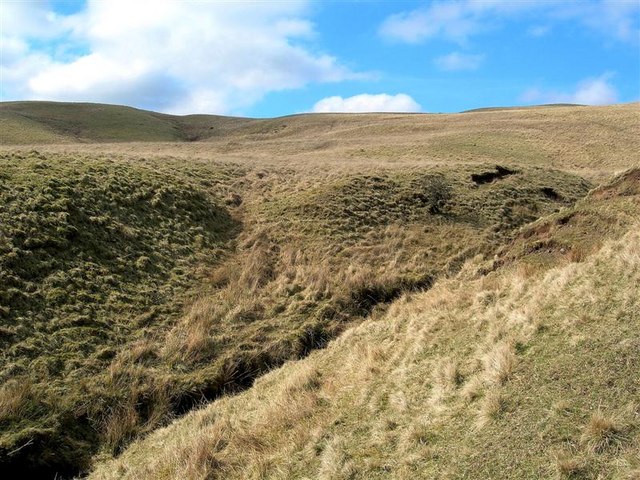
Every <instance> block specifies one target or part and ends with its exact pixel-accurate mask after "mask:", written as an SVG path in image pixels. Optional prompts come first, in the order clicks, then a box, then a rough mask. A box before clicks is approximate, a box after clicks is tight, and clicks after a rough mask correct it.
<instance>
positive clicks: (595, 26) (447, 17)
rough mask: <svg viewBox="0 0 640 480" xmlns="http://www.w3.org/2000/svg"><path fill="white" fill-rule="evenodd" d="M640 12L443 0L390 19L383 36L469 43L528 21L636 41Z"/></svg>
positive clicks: (601, 4)
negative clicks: (511, 22) (509, 23)
mask: <svg viewBox="0 0 640 480" xmlns="http://www.w3.org/2000/svg"><path fill="white" fill-rule="evenodd" d="M639 14H640V2H638V1H637V0H585V1H581V2H567V1H563V0H546V1H540V2H534V1H526V0H523V1H519V2H517V1H514V0H448V1H445V0H440V1H434V2H431V3H430V4H427V5H425V6H424V7H420V8H416V9H414V10H408V11H403V12H399V13H396V14H393V15H390V16H389V17H387V18H386V19H385V20H384V22H383V23H382V24H381V25H380V28H379V34H380V35H381V36H382V37H384V38H387V39H389V40H394V41H398V42H404V43H423V42H425V41H427V40H430V39H436V38H438V39H444V40H449V41H452V42H456V43H459V44H464V43H466V42H467V41H468V40H469V38H470V37H472V36H474V35H477V34H480V33H483V32H486V31H488V30H490V29H493V28H499V26H500V24H501V22H502V21H503V20H505V19H513V18H524V17H529V18H535V19H536V21H541V20H544V21H546V22H549V23H550V24H551V23H560V22H563V21H573V22H575V21H577V22H578V23H580V24H582V25H583V26H584V27H586V28H589V29H591V30H593V31H596V32H598V33H600V34H602V35H604V36H606V37H609V38H614V39H617V40H621V41H637V40H638V36H639V35H640V26H639V21H638V18H639ZM546 28H549V26H547V27H546ZM533 33H534V34H535V32H533Z"/></svg>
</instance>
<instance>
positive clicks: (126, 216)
mask: <svg viewBox="0 0 640 480" xmlns="http://www.w3.org/2000/svg"><path fill="white" fill-rule="evenodd" d="M167 163H169V162H167ZM167 163H165V165H163V166H160V168H158V167H159V165H155V166H154V168H150V167H151V166H150V165H145V164H142V163H136V164H134V163H130V162H127V161H126V160H122V159H117V158H109V157H97V158H87V157H69V156H67V157H59V156H44V155H42V154H39V153H38V152H37V151H32V152H29V153H25V154H24V155H2V156H0V347H1V349H2V357H1V361H0V384H1V385H2V387H1V388H0V392H1V393H0V405H1V406H2V408H1V409H0V427H1V428H0V468H2V470H3V471H5V472H10V471H12V469H13V467H10V466H9V465H13V463H12V460H11V459H12V457H14V458H15V457H16V456H17V457H20V456H25V460H24V461H25V462H26V463H28V466H27V465H26V464H23V465H22V468H21V469H20V470H22V471H25V470H29V469H31V470H32V472H33V473H34V474H38V475H41V474H43V472H44V470H43V469H44V467H43V465H48V466H47V468H48V469H56V470H58V471H59V472H60V473H70V472H71V473H72V472H74V471H76V470H77V468H78V467H81V466H82V465H83V464H86V462H87V451H90V450H91V449H93V448H94V446H95V445H96V442H97V441H98V440H97V439H96V435H97V433H98V431H99V428H97V426H96V425H93V424H94V423H99V421H100V419H99V418H96V416H95V412H94V411H92V409H96V408H97V409H98V411H100V409H101V408H102V409H103V410H104V408H105V407H99V405H98V404H97V403H96V404H87V403H86V402H87V401H89V402H91V401H92V400H93V401H95V402H100V399H97V398H95V396H93V395H92V388H91V387H90V386H88V384H90V383H91V379H92V377H93V376H94V375H98V374H101V373H103V372H104V370H105V368H107V367H108V365H109V364H110V362H111V360H112V358H113V357H114V356H115V355H116V354H117V352H118V351H119V350H120V349H121V348H122V346H123V344H126V343H128V342H130V341H131V340H132V339H134V338H136V337H137V336H138V335H140V334H143V333H144V331H145V329H151V330H154V329H158V328H161V327H162V325H163V324H165V323H166V322H168V321H169V320H170V319H171V318H175V317H176V316H177V315H178V314H179V313H181V310H182V302H183V301H184V300H185V299H186V298H185V293H186V292H187V291H188V290H190V289H193V288H194V287H195V286H197V285H198V282H199V281H201V279H200V280H198V278H197V276H198V275H197V270H196V267H198V266H202V265H203V264H208V265H214V264H216V263H217V262H219V261H220V259H221V257H222V256H223V255H224V247H225V245H226V243H227V242H228V241H229V239H231V238H232V237H233V236H234V235H235V234H237V232H238V225H237V221H235V220H233V219H232V218H231V217H230V215H229V212H228V211H227V209H226V207H225V206H224V204H223V202H222V196H223V195H224V191H223V190H222V189H220V188H213V189H212V188H210V187H207V185H203V184H202V183H201V182H200V181H197V180H196V181H194V180H192V179H190V178H189V173H191V174H193V173H195V172H196V171H197V167H191V168H189V169H185V171H180V172H177V171H175V170H173V171H172V170H171V169H170V168H167V167H168V165H167ZM198 174H199V175H201V176H203V177H204V178H206V177H208V178H210V179H211V180H213V179H215V180H216V181H217V182H224V181H229V180H230V179H232V178H233V174H232V173H231V172H230V169H229V168H225V167H224V166H219V167H215V168H206V169H204V168H203V169H201V170H200V171H199V172H198ZM202 182H206V181H205V180H203V181H202ZM209 185H210V183H209ZM103 401H104V402H106V403H107V404H108V400H107V399H103ZM103 413H105V412H103ZM16 449H18V450H16ZM14 450H16V452H15V453H14V454H9V453H8V452H12V451H14ZM26 459H30V460H26ZM70 465H73V467H70ZM70 468H71V470H70Z"/></svg>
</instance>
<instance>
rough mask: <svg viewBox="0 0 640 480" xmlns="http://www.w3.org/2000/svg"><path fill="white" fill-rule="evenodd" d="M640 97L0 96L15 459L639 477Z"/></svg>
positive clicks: (6, 453) (99, 469)
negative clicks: (247, 114) (214, 110)
mask: <svg viewBox="0 0 640 480" xmlns="http://www.w3.org/2000/svg"><path fill="white" fill-rule="evenodd" d="M639 107H640V106H639V105H638V104H629V105H615V106H608V107H575V106H543V107H538V108H527V109H498V110H493V109H491V110H487V111H478V112H468V113H462V114H451V115H449V114H447V115H426V114H361V115H360V114H358V115H340V114H309V115H295V116H290V117H282V118H276V119H264V120H255V119H241V118H231V117H217V116H185V117H175V116H168V115H163V114H157V113H154V112H145V111H142V110H136V109H132V108H128V107H119V106H106V105H96V104H59V103H52V102H12V103H4V104H1V106H0V122H2V125H3V128H2V132H3V135H5V137H4V138H3V139H2V143H1V144H0V226H1V229H0V344H1V345H2V351H3V355H2V357H0V379H1V382H0V383H1V386H0V468H1V469H2V471H3V472H7V474H15V475H18V474H25V472H26V473H29V474H30V475H32V476H34V477H37V478H54V477H56V476H57V477H58V478H60V477H61V476H62V477H63V478H70V477H72V476H74V475H78V474H80V475H85V474H89V473H90V472H93V473H91V475H92V476H93V477H94V478H150V479H151V478H154V479H156V478H167V479H169V478H177V477H185V478H388V477H393V478H497V477H500V476H504V475H502V474H504V473H505V472H506V473H507V476H511V477H519V478H540V477H552V476H554V475H555V476H560V477H563V478H627V477H628V478H633V475H635V474H637V473H638V468H640V466H639V465H638V464H637V461H636V459H637V456H638V452H639V446H638V445H639V444H638V441H639V436H638V431H639V429H640V426H639V425H640V424H639V423H638V418H639V416H640V413H639V412H638V404H637V398H638V393H639V390H638V388H639V386H638V383H637V378H638V376H637V375H634V372H637V371H638V366H639V365H638V356H637V348H638V345H637V342H636V341H635V339H636V338H638V337H639V336H640V335H638V334H639V333H640V332H639V331H638V328H640V318H639V317H638V315H637V312H638V311H639V310H640V308H639V307H640V306H639V305H638V295H637V287H636V286H635V285H636V283H637V281H638V278H637V275H636V274H637V272H638V268H639V267H638V265H639V264H640V261H639V260H638V258H639V257H638V252H637V238H636V237H637V235H636V233H637V232H636V230H637V227H638V219H639V218H640V212H639V211H638V208H639V206H640V200H639V199H638V195H639V193H640V184H639V182H640V175H638V171H640V168H638V167H640V164H639V159H638V154H637V152H638V151H640V110H639ZM5 127H6V128H5ZM634 352H636V353H635V354H634ZM523 451H526V452H529V453H527V454H523Z"/></svg>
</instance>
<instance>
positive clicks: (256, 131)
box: [0, 103, 640, 182]
mask: <svg viewBox="0 0 640 480" xmlns="http://www.w3.org/2000/svg"><path fill="white" fill-rule="evenodd" d="M9 105H10V104H2V105H0V116H1V112H2V111H3V109H6V108H7V106H9ZM27 106H29V108H31V104H28V105H27ZM142 113H144V114H145V115H147V114H148V115H157V114H151V113H150V112H142ZM97 118H99V117H97ZM153 118H154V119H155V118H156V117H153ZM161 118H168V117H166V116H161ZM171 118H172V122H184V125H183V126H182V127H180V130H181V131H182V132H183V135H184V137H185V138H187V137H188V138H191V139H193V138H196V139H199V140H200V141H191V142H184V141H179V139H177V138H175V137H167V138H164V140H165V141H168V142H172V143H165V144H162V146H160V145H159V144H157V143H155V142H144V140H145V138H144V137H142V136H140V135H139V133H136V132H137V130H136V129H137V127H136V125H134V124H128V125H127V127H126V128H127V129H128V132H129V133H127V135H129V138H132V136H135V137H136V141H137V142H138V143H134V144H132V143H129V142H122V141H121V138H120V137H118V136H116V137H115V138H111V140H104V141H109V142H119V143H111V144H109V145H108V146H105V145H104V143H84V144H78V143H66V144H58V145H55V144H49V145H42V146H39V147H38V148H39V149H40V150H42V151H47V152H57V153H72V154H75V153H78V152H82V153H100V152H102V151H104V150H105V148H107V149H108V150H109V151H111V152H118V153H122V154H126V155H136V156H141V157H148V156H156V155H158V154H162V155H171V156H174V157H177V158H183V159H185V160H189V161H191V160H192V159H193V158H199V159H206V160H212V161H217V160H219V159H220V158H226V159H229V160H233V161H234V162H238V163H241V164H246V165H248V166H254V165H256V164H260V165H279V166H287V165H289V164H293V168H296V167H295V165H298V164H300V163H304V164H306V165H307V166H308V168H309V169H313V170H317V169H323V170H324V172H325V173H326V174H330V172H332V171H336V169H337V170H344V169H352V170H357V169H362V168H371V167H375V168H383V169H394V168H396V167H398V166H420V165H422V166H424V165H457V164H478V163H492V164H494V165H495V164H496V163H499V164H507V165H508V164H523V163H524V164H526V165H529V166H534V165H536V166H540V167H552V168H557V169H563V170H566V171H572V172H576V173H578V174H579V175H581V176H583V177H585V178H588V179H589V180H591V181H595V182H602V181H604V180H606V179H607V178H608V177H609V176H610V174H611V172H612V171H613V172H616V171H622V170H624V169H626V168H629V167H630V166H632V165H639V164H640V159H638V155H637V152H638V151H639V150H640V104H638V103H632V104H626V105H613V106H604V107H571V106H542V107H532V108H525V109H513V110H489V111H480V112H469V113H460V114H306V115H294V116H289V117H281V118H274V119H264V120H247V119H232V118H227V117H208V116H188V117H171ZM172 125H173V126H175V123H172ZM189 125H195V127H194V128H195V130H193V131H191V130H189V129H188V128H187V127H188V126H189ZM198 125H199V126H198ZM173 126H172V127H171V128H174V127H173ZM189 128H191V127H189ZM19 131H20V130H19ZM30 132H31V130H29V134H31V133H30ZM189 132H190V133H189ZM26 139H27V137H25V139H23V140H22V141H26ZM33 142H36V140H35V139H34V140H33ZM0 143H1V145H0V148H2V149H4V150H9V151H10V150H11V149H14V148H15V147H13V146H11V144H10V142H9V141H3V142H0Z"/></svg>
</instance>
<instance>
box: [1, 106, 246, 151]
mask: <svg viewBox="0 0 640 480" xmlns="http://www.w3.org/2000/svg"><path fill="white" fill-rule="evenodd" d="M245 123H251V120H249V119H240V118H232V117H220V116H216V115H187V116H183V117H178V116H174V115H163V114H160V113H155V112H149V111H145V110H139V109H137V108H131V107H123V106H119V105H104V104H98V103H63V102H3V103H0V126H1V127H2V129H1V130H2V134H1V136H0V143H2V144H4V145H10V144H17V145H24V144H38V143H43V144H47V143H69V142H135V141H137V142H177V141H193V140H197V139H199V138H200V137H202V136H205V137H211V136H216V135H220V134H222V133H224V132H225V131H226V130H228V129H230V128H233V127H236V126H238V125H243V124H245Z"/></svg>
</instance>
